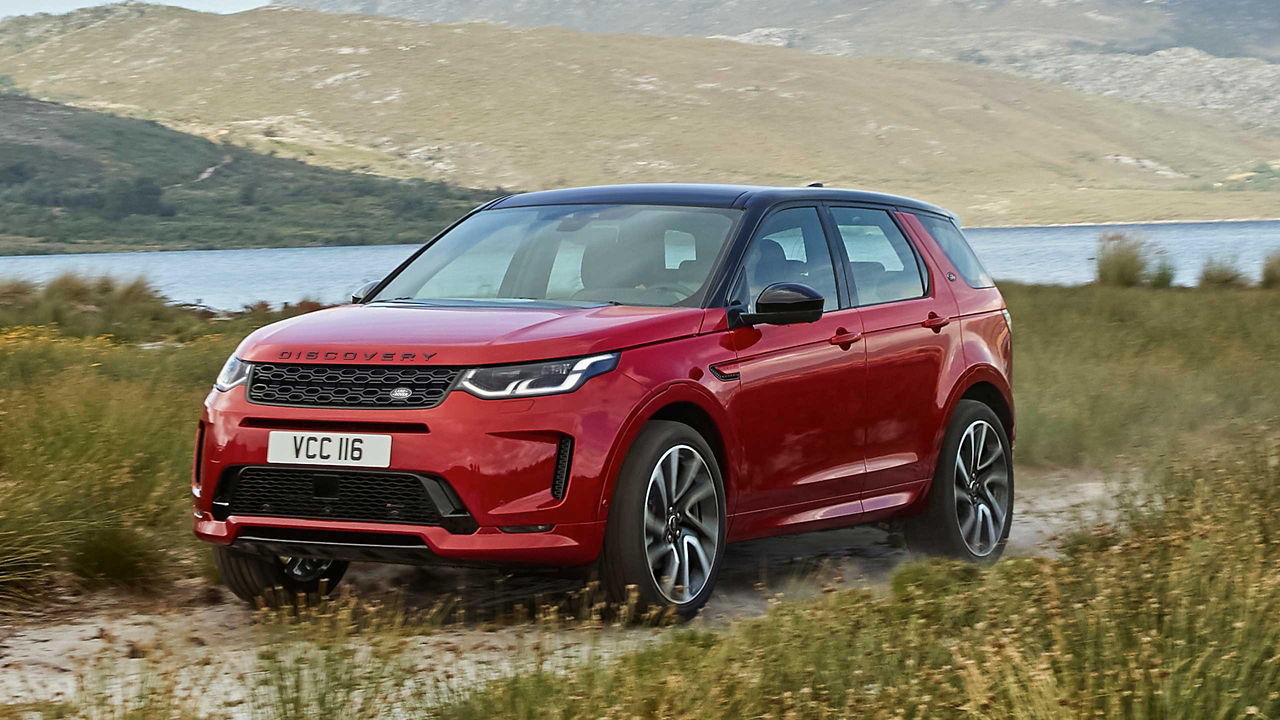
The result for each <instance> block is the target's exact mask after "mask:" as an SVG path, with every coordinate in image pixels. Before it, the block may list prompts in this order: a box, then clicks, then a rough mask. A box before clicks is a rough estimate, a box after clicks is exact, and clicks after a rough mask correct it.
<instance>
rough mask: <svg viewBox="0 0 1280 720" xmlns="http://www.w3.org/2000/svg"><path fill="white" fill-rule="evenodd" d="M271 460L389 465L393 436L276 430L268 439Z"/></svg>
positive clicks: (268, 452) (289, 462)
mask: <svg viewBox="0 0 1280 720" xmlns="http://www.w3.org/2000/svg"><path fill="white" fill-rule="evenodd" d="M267 462H269V463H279V464H285V465H342V466H350V467H376V468H384V467H389V466H390V465H391V436H390V435H352V434H348V433H303V432H272V433H271V436H270V438H269V439H268V440H267Z"/></svg>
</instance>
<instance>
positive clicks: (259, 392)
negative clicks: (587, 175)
mask: <svg viewBox="0 0 1280 720" xmlns="http://www.w3.org/2000/svg"><path fill="white" fill-rule="evenodd" d="M1011 365H1012V355H1011V345H1010V320H1009V313H1008V312H1007V311H1006V309H1005V304H1004V300H1003V299H1002V298H1001V295H1000V292H999V291H998V290H997V289H996V288H995V285H994V284H993V283H992V281H991V278H990V277H989V276H988V275H987V273H986V272H985V271H984V270H983V268H982V265H981V264H980V263H979V262H978V259H977V257H975V255H974V253H973V251H972V250H971V249H970V248H969V245H968V244H967V243H966V241H965V239H964V236H963V235H962V234H961V232H960V229H959V228H958V226H957V224H956V221H955V218H954V216H952V215H951V214H950V213H948V212H947V211H945V210H942V209H940V208H937V207H934V206H932V205H928V204H925V203H921V202H918V201H915V200H909V199H906V198H901V197H894V196H890V195H881V194H876V193H867V192H854V191H848V190H836V189H827V188H819V187H812V188H769V187H742V186H725V185H633V186H615V187H597V188H582V189H570V190H554V191H548V192H535V193H529V194H523V195H513V196H510V197H504V198H501V199H498V200H495V201H493V202H491V203H488V204H487V205H484V206H483V207H480V208H478V209H477V210H475V211H474V212H472V213H470V214H469V215H467V216H466V217H464V218H463V219H462V220H460V221H458V222H457V223H455V224H454V225H453V226H451V227H450V228H449V229H447V230H446V231H445V232H443V233H441V234H440V235H439V236H437V237H436V238H434V239H433V240H432V241H431V242H429V243H427V244H426V246H424V247H423V248H422V249H421V250H419V251H417V252H416V253H415V254H414V255H413V256H412V257H410V258H409V259H408V260H407V261H406V262H405V263H404V264H402V265H401V266H400V267H399V268H397V269H396V270H395V271H394V272H392V273H391V274H390V275H389V276H388V277H387V278H386V279H384V280H382V281H381V282H378V283H372V284H370V285H368V286H365V287H364V288H362V289H361V290H360V291H358V292H357V293H356V294H355V296H353V297H352V303H351V304H350V305H345V306H341V307H336V308H332V309H328V310H323V311H320V312H315V313H311V314H309V315H304V316H300V317H295V318H292V319H289V320H286V321H284V322H280V323H276V324H274V325H270V326H268V327H264V328H262V329H261V330H258V331H257V332H255V333H253V334H252V335H250V336H249V337H248V338H246V339H245V341H244V342H243V343H241V345H240V347H239V348H238V349H237V350H236V352H235V354H234V355H233V356H232V357H231V358H230V359H229V360H228V361H227V364H226V366H225V367H224V368H223V369H222V373H221V374H220V375H219V377H218V379H217V383H216V386H215V389H214V390H213V391H212V392H211V393H210V394H209V397H208V399H207V400H206V401H205V404H204V413H203V417H202V419H201V421H200V425H199V441H198V443H197V447H196V456H195V472H194V477H193V479H192V493H193V494H194V495H195V532H196V535H198V536H199V537H200V538H201V539H204V540H207V541H209V542H211V543H214V544H215V548H214V552H215V557H216V560H217V562H218V565H219V567H220V568H221V570H222V575H223V578H224V580H225V581H226V583H227V585H228V586H229V587H230V588H231V590H232V591H234V592H235V593H236V594H237V595H238V596H240V597H242V598H245V599H253V598H255V597H258V596H260V595H262V594H264V593H266V592H268V591H271V590H272V589H273V588H283V589H285V590H286V591H288V592H290V593H294V592H313V591H317V590H320V589H331V588H333V587H334V586H335V585H336V584H337V582H338V580H339V579H340V578H341V577H342V574H343V572H344V570H345V569H346V566H347V563H348V562H350V561H372V562H392V563H410V564H424V563H456V564H471V563H493V564H499V565H508V566H523V565H551V566H588V565H592V564H595V565H596V567H597V568H598V571H599V573H600V577H601V579H602V581H603V584H604V586H605V587H606V588H607V589H608V591H609V592H610V593H611V595H612V596H613V597H615V598H624V597H626V595H627V593H628V589H627V588H628V586H635V588H637V590H638V592H639V595H640V598H641V600H642V601H643V602H645V603H648V604H656V605H669V606H674V607H675V608H676V610H677V611H678V612H681V613H685V614H688V613H691V612H693V611H695V610H696V609H697V608H698V607H700V606H701V605H702V604H703V603H705V602H706V600H707V598H708V596H709V595H710V593H711V591H712V586H713V585H714V584H715V579H716V571H717V568H718V567H719V565H720V563H721V558H722V556H723V554H724V550H725V544H726V543H730V542H735V541H738V540H746V539H750V538H758V537H762V536H766V535H776V534H781V533H793V532H803V531H808V530H818V529H823V528H832V527H839V526H846V525H853V524H857V523H866V522H872V521H885V520H891V519H897V518H902V519H903V520H904V521H903V523H902V527H903V532H904V534H905V536H906V540H907V543H908V545H909V547H910V548H912V549H913V550H922V551H927V552H930V553H936V554H944V555H950V556H954V557H959V558H965V559H969V560H973V561H977V562H992V561H994V560H995V558H996V557H998V556H999V555H1000V553H1001V551H1002V550H1003V548H1004V544H1005V541H1006V539H1007V537H1008V534H1009V527H1010V524H1011V520H1012V515H1013V464H1012V444H1011V440H1012V437H1013V400H1012V397H1011V393H1010V375H1011V370H1012V368H1011Z"/></svg>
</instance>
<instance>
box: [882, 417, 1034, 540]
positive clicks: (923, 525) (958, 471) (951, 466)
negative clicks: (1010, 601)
mask: <svg viewBox="0 0 1280 720" xmlns="http://www.w3.org/2000/svg"><path fill="white" fill-rule="evenodd" d="M984 430H985V439H984V436H983V432H984ZM993 442H995V443H998V445H993V444H992V443H993ZM975 449H976V450H977V451H978V453H980V457H975ZM975 464H976V465H977V467H978V468H979V471H978V473H977V477H976V478H972V475H973V473H972V472H971V468H972V467H973V466H974V465H975ZM971 480H972V481H971ZM1011 527H1013V448H1012V447H1011V446H1010V444H1009V435H1008V434H1007V433H1006V432H1005V429H1004V425H1003V424H1002V423H1001V422H1000V418H999V417H997V416H996V414H995V412H994V411H992V410H991V408H990V407H988V406H986V405H984V404H983V403H980V402H977V401H975V400H961V401H960V402H959V404H958V405H957V406H956V409H955V412H954V413H953V414H952V416H951V422H950V424H949V425H948V426H947V434H946V437H945V438H943V441H942V450H941V452H940V453H939V454H938V466H937V469H936V470H935V472H934V475H933V483H932V485H931V486H930V488H929V497H928V499H927V500H926V503H925V509H924V511H923V512H921V513H920V514H919V515H916V516H913V517H909V518H907V519H906V522H905V523H904V525H903V535H904V537H905V539H906V542H907V548H908V549H910V550H911V551H912V552H913V553H922V554H925V555H938V556H942V557H951V558H957V559H960V560H967V561H969V562H973V563H978V564H981V565H991V564H994V563H995V562H996V560H998V559H999V558H1000V555H1001V554H1003V553H1004V548H1005V545H1006V543H1008V541H1009V529H1010V528H1011Z"/></svg>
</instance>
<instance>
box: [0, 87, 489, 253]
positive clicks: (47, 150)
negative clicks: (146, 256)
mask: <svg viewBox="0 0 1280 720" xmlns="http://www.w3.org/2000/svg"><path fill="white" fill-rule="evenodd" d="M491 196H492V193H482V192H478V191H474V190H467V189H461V188H454V187H451V186H448V185H445V184H443V183H432V182H426V181H398V180H389V179H383V178H375V177H370V176H366V175H360V174H356V173H352V172H347V171H342V170H334V169H330V168H322V167H312V166H308V165H305V164H303V163H300V162H298V161H296V160H289V159H285V158H276V157H269V156H266V155H261V154H258V153H254V152H252V151H249V150H245V149H242V148H238V147H235V146H231V145H225V144H221V143H215V142H211V141H209V140H206V139H204V138H198V137H193V136H190V135H185V134H182V133H179V132H176V131H173V130H170V129H167V128H165V127H162V126H160V125H158V124H156V123H154V122H150V121H144V120H134V119H129V118H119V117H114V116H110V115H104V114H102V113H96V112H92V111H89V110H83V109H79V108H72V107H67V106H63V105H57V104H53V103H47V102H41V101H38V100H32V99H30V98H25V97H19V96H0V254H12V253H48V252H91V251H103V250H121V249H130V250H159V249H163V250H186V249H201V248H225V247H265V246H272V247H280V246H291V245H349V244H364V243H392V242H417V241H420V240H422V239H423V238H425V237H429V236H430V234H431V233H433V232H434V231H435V230H437V229H438V228H440V227H441V226H442V225H443V224H445V223H446V222H448V221H449V220H450V219H452V218H454V217H456V216H457V215H458V214H460V213H462V212H465V211H466V210H468V209H470V208H471V207H474V206H475V205H477V204H479V203H480V202H482V201H483V200H484V199H486V198H488V197H491Z"/></svg>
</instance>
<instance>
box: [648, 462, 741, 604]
mask: <svg viewBox="0 0 1280 720" xmlns="http://www.w3.org/2000/svg"><path fill="white" fill-rule="evenodd" d="M721 522H722V519H721V517H720V498H719V491H718V489H717V487H716V481H715V478H714V477H712V475H711V469H710V468H709V467H707V462H706V460H704V459H703V457H702V455H701V454H700V453H699V452H698V451H697V450H695V449H694V448H692V447H690V446H688V445H676V446H674V447H672V448H670V449H668V450H667V451H666V452H665V453H663V455H662V457H661V458H659V460H658V463H657V465H655V466H654V468H653V472H652V473H650V475H649V487H648V490H647V491H646V494H645V503H644V536H645V538H644V539H645V553H646V555H647V556H648V562H649V572H650V574H651V575H652V576H653V580H654V582H655V583H656V584H657V586H658V591H659V592H660V593H661V594H662V596H663V597H664V598H666V599H667V600H668V601H669V602H672V603H675V604H677V605H681V604H684V603H687V602H689V601H691V600H693V599H694V598H695V597H697V596H698V594H699V593H700V592H702V590H703V588H705V587H706V585H707V580H708V579H709V578H710V577H711V571H712V567H713V563H714V562H715V557H716V552H717V549H718V546H719V543H720V523H721Z"/></svg>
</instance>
